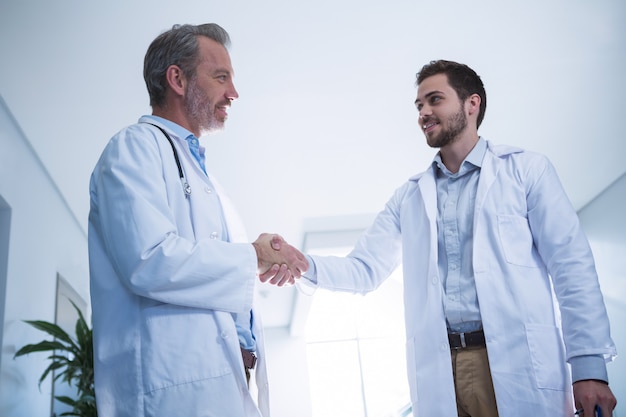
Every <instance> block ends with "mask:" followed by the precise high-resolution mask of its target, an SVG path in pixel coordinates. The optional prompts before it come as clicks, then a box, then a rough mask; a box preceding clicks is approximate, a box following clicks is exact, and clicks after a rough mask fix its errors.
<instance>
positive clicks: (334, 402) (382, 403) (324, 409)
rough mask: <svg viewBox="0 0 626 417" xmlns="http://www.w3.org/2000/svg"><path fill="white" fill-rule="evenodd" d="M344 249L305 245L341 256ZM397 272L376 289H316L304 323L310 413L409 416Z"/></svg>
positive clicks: (322, 415)
mask: <svg viewBox="0 0 626 417" xmlns="http://www.w3.org/2000/svg"><path fill="white" fill-rule="evenodd" d="M350 249H351V246H349V247H324V246H323V244H322V245H319V246H317V247H315V248H306V252H307V253H310V254H323V255H338V256H343V255H345V254H346V253H348V251H349V250H350ZM401 275H402V274H401V271H400V270H398V271H396V272H395V273H394V274H393V276H391V277H389V279H387V281H385V282H384V283H383V284H382V285H381V286H380V287H379V288H378V289H377V290H376V291H373V292H371V293H369V294H367V295H354V294H348V293H340V292H330V291H327V290H317V291H316V292H315V294H314V295H313V300H312V304H311V309H310V312H309V316H308V321H307V325H306V342H307V360H308V366H309V376H310V386H311V402H312V415H313V417H336V416H350V417H360V416H363V417H392V416H393V417H396V416H397V417H400V416H402V417H404V416H409V415H411V412H410V406H409V389H408V382H407V377H406V359H405V337H404V309H403V297H402V279H401Z"/></svg>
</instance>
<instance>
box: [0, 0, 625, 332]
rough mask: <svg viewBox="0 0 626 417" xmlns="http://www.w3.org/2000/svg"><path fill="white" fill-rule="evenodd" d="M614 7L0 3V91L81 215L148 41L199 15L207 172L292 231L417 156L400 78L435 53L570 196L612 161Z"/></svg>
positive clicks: (394, 181) (335, 212)
mask: <svg viewBox="0 0 626 417" xmlns="http://www.w3.org/2000/svg"><path fill="white" fill-rule="evenodd" d="M624 18H626V3H625V2H623V1H621V0H597V1H594V2H587V1H582V0H577V1H567V2H566V1H563V0H561V1H559V0H554V1H545V0H529V1H525V2H501V1H499V0H476V1H473V2H458V1H454V0H441V1H437V2H425V1H420V0H410V1H409V0H407V1H402V0H400V1H389V2H384V3H383V2H380V1H369V0H360V1H357V0H344V1H338V0H332V1H330V0H318V1H316V2H294V1H289V0H266V1H263V2H244V1H236V0H235V1H231V2H224V1H220V2H217V1H211V0H204V1H201V0H177V1H169V2H159V1H154V0H150V1H149V0H137V1H118V0H113V1H107V2H85V1H83V0H59V1H54V2H51V1H47V0H2V2H1V3H0V57H1V59H2V65H0V96H1V97H2V99H3V100H4V101H5V102H6V104H7V105H8V107H9V109H10V111H11V112H12V113H13V116H14V117H15V119H16V120H17V122H18V123H19V125H20V126H21V128H22V130H23V131H24V134H25V135H26V137H27V138H28V140H29V141H30V142H31V144H32V146H33V148H34V149H35V150H36V152H37V153H38V155H39V157H40V158H41V160H42V162H43V163H44V165H45V166H46V168H47V169H48V171H49V172H50V174H51V176H52V177H53V178H54V180H55V181H56V182H57V184H58V186H59V189H60V190H61V192H62V193H63V195H64V197H65V199H66V200H67V202H68V204H69V206H70V207H71V208H72V209H73V210H74V213H75V215H76V217H77V218H78V220H79V222H80V223H81V224H82V225H83V227H85V228H86V223H87V214H88V208H89V200H88V193H87V187H88V181H89V175H90V173H91V169H92V168H93V166H94V164H95V162H96V160H97V158H98V156H99V154H100V152H101V151H102V149H103V147H104V146H105V144H106V142H107V141H108V139H109V138H110V137H111V136H112V135H113V134H114V133H115V132H116V131H117V130H119V129H121V128H122V127H124V126H126V125H128V124H132V123H134V122H135V121H136V120H137V119H138V118H139V116H141V115H142V114H147V113H149V112H150V108H149V106H148V97H147V93H146V91H145V86H144V84H143V79H142V62H143V55H144V53H145V50H146V48H147V46H148V44H149V43H150V42H151V40H152V39H153V38H154V37H155V36H157V35H158V34H159V33H160V32H161V31H163V30H165V29H167V28H169V27H171V25H172V24H174V23H204V22H217V23H219V24H220V25H222V26H223V27H224V28H225V29H226V30H228V31H229V33H230V35H231V38H232V43H233V44H232V48H231V56H232V60H233V65H234V68H235V72H236V78H235V84H236V86H237V88H238V90H239V94H240V98H239V100H238V101H237V102H235V103H234V105H233V107H232V109H231V111H230V118H229V121H228V123H227V128H226V130H225V131H224V132H221V133H219V134H217V135H215V136H211V137H208V138H205V139H203V143H204V145H205V146H206V147H207V152H208V160H207V166H208V169H209V170H210V171H212V172H213V173H214V174H215V176H216V177H217V178H218V179H219V180H220V182H221V183H222V185H223V186H224V187H225V188H226V190H228V192H229V194H230V197H231V198H232V200H234V202H235V204H236V206H237V207H238V208H239V211H240V214H241V216H242V218H243V220H244V223H245V224H246V226H247V228H248V231H249V235H250V237H251V238H255V237H256V236H257V235H258V234H259V233H261V232H278V233H281V234H282V235H283V236H284V237H285V238H286V239H287V240H288V241H290V242H291V243H293V244H295V245H297V246H302V243H303V239H304V236H305V233H306V232H307V231H309V230H310V229H307V227H309V226H308V225H311V224H314V225H315V229H316V230H323V229H333V228H343V227H344V226H345V224H346V223H345V222H344V220H345V219H352V218H354V217H355V216H356V217H358V216H366V217H367V216H370V215H371V214H373V213H376V212H377V211H379V210H380V209H382V207H383V205H384V203H385V202H386V200H387V198H388V197H389V196H390V195H391V193H392V192H393V190H394V189H395V188H396V187H397V186H399V185H400V184H401V183H402V182H403V181H404V180H406V178H408V177H409V176H410V175H411V174H413V173H416V172H418V171H421V170H423V169H424V168H425V167H426V166H427V165H428V163H429V162H430V161H431V159H432V157H433V154H434V151H433V150H432V149H430V148H428V147H427V146H426V145H425V141H424V139H423V136H422V134H421V133H420V131H419V129H418V127H417V114H416V111H415V108H414V105H413V101H414V98H415V93H416V91H415V87H414V79H415V73H416V72H417V71H418V70H419V68H420V67H421V66H422V65H423V64H425V63H427V62H428V61H430V60H432V59H439V58H443V59H451V60H456V61H460V62H464V63H467V64H468V65H470V66H471V67H473V68H474V69H475V70H476V71H477V72H478V73H479V74H480V75H481V77H482V78H483V81H484V82H485V85H486V88H487V94H488V97H489V106H488V110H487V113H486V118H485V121H484V123H483V126H482V127H481V130H480V133H481V134H482V135H483V136H484V137H486V138H487V139H490V140H492V141H494V142H497V143H508V144H513V145H518V146H522V147H525V148H528V149H532V150H535V151H538V152H542V153H545V154H547V155H548V156H549V157H550V158H551V159H552V161H553V162H554V164H555V165H556V167H557V170H558V171H559V173H560V174H561V179H562V182H563V185H564V186H565V189H566V191H567V192H568V194H569V196H570V198H571V200H572V202H573V204H574V206H575V207H576V208H581V207H582V206H584V205H585V204H586V203H588V202H589V201H590V200H591V199H592V198H594V197H595V196H596V195H598V194H599V193H600V192H601V191H602V190H603V189H605V188H606V187H607V186H608V185H609V184H611V183H612V182H613V181H614V180H615V179H617V178H618V177H619V176H620V175H621V174H623V173H624V172H625V171H626V169H625V164H624V159H623V158H624V155H626V140H625V139H624V137H623V128H622V126H621V125H622V123H621V121H622V120H621V119H622V117H623V115H622V113H623V100H624V97H626V82H625V81H624V76H623V74H625V73H626V54H625V53H624V51H626V26H625V25H624V24H623V22H624ZM360 218H362V217H360ZM337 219H343V220H339V221H338V220H337ZM278 291H283V292H282V293H279V295H276V294H278V293H275V291H274V290H273V289H272V290H269V289H267V288H264V289H263V293H264V296H265V297H266V298H271V297H277V298H276V299H274V298H272V302H269V303H266V304H265V307H264V309H266V310H269V311H268V313H267V316H268V317H269V319H266V320H265V323H266V324H267V325H279V326H280V325H284V324H285V323H288V322H289V320H290V317H291V310H292V309H293V308H294V307H293V306H294V297H295V291H294V290H293V288H292V289H290V290H284V289H280V290H278ZM274 300H275V302H274ZM279 305H281V306H282V307H281V308H278V307H277V306H279ZM285 312H287V313H288V314H286V313H285Z"/></svg>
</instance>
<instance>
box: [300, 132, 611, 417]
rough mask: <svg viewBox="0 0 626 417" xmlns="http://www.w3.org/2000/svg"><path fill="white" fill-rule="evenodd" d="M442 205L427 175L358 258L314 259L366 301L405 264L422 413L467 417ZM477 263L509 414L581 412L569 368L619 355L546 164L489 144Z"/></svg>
mask: <svg viewBox="0 0 626 417" xmlns="http://www.w3.org/2000/svg"><path fill="white" fill-rule="evenodd" d="M436 198H437V193H436V186H435V177H434V174H433V170H432V169H428V170H427V171H425V172H424V173H422V174H419V175H417V176H415V177H412V178H410V179H409V181H408V182H407V183H405V184H404V185H403V186H402V187H400V188H399V189H398V190H397V191H396V192H395V194H394V195H393V196H392V198H391V199H390V200H389V201H388V202H387V204H386V206H385V209H384V210H383V211H382V212H380V213H379V215H378V216H377V218H376V219H375V221H374V223H373V224H372V225H371V227H370V228H369V229H368V230H367V231H366V232H365V233H364V234H363V236H362V237H361V238H360V240H359V241H358V243H357V245H356V246H355V248H354V250H353V251H352V252H351V253H350V254H349V255H348V257H346V258H335V257H320V256H312V259H313V260H314V262H315V267H316V270H317V285H319V286H320V287H323V288H328V289H332V290H342V291H352V292H360V293H364V292H368V291H371V290H374V289H375V288H376V287H378V286H379V285H380V284H381V282H382V281H383V280H384V279H386V278H387V277H388V276H389V274H390V273H391V272H392V271H393V270H394V269H395V268H396V267H397V266H398V265H399V264H400V262H401V261H402V265H403V274H404V304H405V315H406V317H405V322H406V335H407V344H406V350H407V352H406V354H407V366H408V370H407V372H408V378H409V386H410V392H411V401H412V403H413V413H414V415H415V416H419V417H430V416H437V417H453V416H456V415H457V410H456V401H455V392H454V385H453V377H452V367H451V360H450V350H449V344H448V339H447V330H446V322H445V315H444V304H443V303H444V289H443V286H442V283H441V277H440V276H439V271H438V267H437V224H436V219H437V201H436ZM473 267H474V274H475V281H476V289H477V293H478V299H479V304H480V311H481V315H482V321H483V326H484V331H485V336H486V341H487V350H488V353H489V363H490V367H491V373H492V377H493V383H494V388H495V393H496V400H497V404H498V410H499V415H500V417H527V416H534V417H541V416H545V417H555V416H571V415H573V401H572V397H571V391H572V388H571V382H570V373H569V368H568V366H567V365H566V360H567V359H569V358H571V357H573V356H579V355H603V356H604V357H605V359H606V360H607V361H608V360H611V359H612V358H613V357H614V356H615V355H616V350H615V346H614V344H613V342H612V340H611V338H610V334H609V322H608V318H607V314H606V310H605V307H604V303H603V297H602V294H601V292H600V288H599V284H598V279H597V275H596V272H595V266H594V261H593V257H592V254H591V251H590V248H589V246H588V243H587V240H586V238H585V237H584V235H583V232H582V230H581V228H580V226H579V221H578V217H577V215H576V212H575V211H574V209H573V207H572V206H571V204H570V202H569V200H568V198H567V196H566V194H565V192H564V190H563V189H562V186H561V184H560V182H559V179H558V177H557V175H556V173H555V170H554V168H553V166H552V165H551V164H550V162H549V161H548V160H547V159H546V158H545V157H543V156H541V155H538V154H534V153H531V152H527V151H522V150H521V149H517V148H513V147H508V146H493V145H492V144H490V143H488V150H487V152H486V155H485V158H484V161H483V166H482V169H481V174H480V180H479V183H478V189H477V195H476V206H475V213H474V254H473ZM550 276H551V277H552V279H550ZM551 286H553V287H554V293H555V294H556V298H557V299H558V301H559V303H560V307H561V308H560V315H561V319H559V314H558V308H555V307H556V306H555V303H554V301H553V300H554V298H553V295H552V294H553V292H552V291H551ZM561 324H562V329H563V331H561ZM563 341H564V342H563Z"/></svg>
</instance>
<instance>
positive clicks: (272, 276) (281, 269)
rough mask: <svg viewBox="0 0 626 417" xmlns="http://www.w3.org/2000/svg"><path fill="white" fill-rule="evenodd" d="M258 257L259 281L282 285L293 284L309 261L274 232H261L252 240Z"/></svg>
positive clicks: (307, 266) (305, 268)
mask: <svg viewBox="0 0 626 417" xmlns="http://www.w3.org/2000/svg"><path fill="white" fill-rule="evenodd" d="M252 245H253V246H254V249H255V250H256V255H257V259H258V272H259V279H260V280H261V282H268V281H269V283H270V284H273V285H278V286H279V287H282V286H283V285H286V284H294V283H295V280H296V279H297V278H300V277H301V276H302V274H303V273H305V272H306V271H307V269H309V262H308V261H307V260H306V257H305V256H304V255H303V254H302V252H300V251H299V250H298V249H296V248H294V247H293V246H291V245H290V244H288V243H287V242H285V240H284V239H283V238H282V237H281V236H280V235H276V234H269V233H262V234H261V235H259V237H258V239H257V240H256V241H254V242H252Z"/></svg>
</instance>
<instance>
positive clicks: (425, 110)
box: [418, 104, 431, 120]
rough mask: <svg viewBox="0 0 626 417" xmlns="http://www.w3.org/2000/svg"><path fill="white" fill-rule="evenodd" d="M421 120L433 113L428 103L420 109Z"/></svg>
mask: <svg viewBox="0 0 626 417" xmlns="http://www.w3.org/2000/svg"><path fill="white" fill-rule="evenodd" d="M418 113H419V118H420V120H423V119H424V118H425V117H427V116H429V115H430V114H431V109H430V107H429V106H428V105H426V104H424V105H422V107H421V108H420V109H419V111H418Z"/></svg>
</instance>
